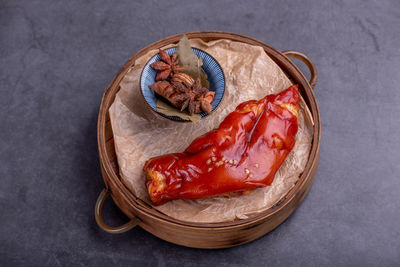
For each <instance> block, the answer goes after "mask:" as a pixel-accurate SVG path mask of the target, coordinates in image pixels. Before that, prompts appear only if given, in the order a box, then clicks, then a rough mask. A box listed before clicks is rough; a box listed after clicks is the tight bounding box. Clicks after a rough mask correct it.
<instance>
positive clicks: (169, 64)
mask: <svg viewBox="0 0 400 267" xmlns="http://www.w3.org/2000/svg"><path fill="white" fill-rule="evenodd" d="M160 59H161V60H160V61H156V62H154V63H152V64H151V65H150V67H152V68H153V69H155V70H158V73H157V75H156V81H164V80H166V79H167V78H168V77H170V76H172V75H173V74H174V73H177V72H179V71H181V70H183V69H184V67H179V62H178V59H177V57H176V54H172V55H171V56H170V55H168V53H167V52H165V51H164V50H162V49H160Z"/></svg>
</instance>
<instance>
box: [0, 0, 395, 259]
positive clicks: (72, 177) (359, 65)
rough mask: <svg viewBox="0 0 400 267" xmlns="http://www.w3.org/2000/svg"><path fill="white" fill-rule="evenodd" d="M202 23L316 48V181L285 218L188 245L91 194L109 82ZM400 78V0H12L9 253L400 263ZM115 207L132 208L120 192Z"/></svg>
mask: <svg viewBox="0 0 400 267" xmlns="http://www.w3.org/2000/svg"><path fill="white" fill-rule="evenodd" d="M167 2H168V3H167ZM195 30H222V31H229V32H236V33H241V34H245V35H249V36H252V37H255V38H258V39H260V40H262V41H265V42H267V43H268V44H270V45H272V46H273V47H275V48H277V49H280V50H287V49H296V50H298V51H301V52H304V53H306V54H307V55H308V56H309V57H310V58H311V59H312V60H313V61H314V63H315V64H316V66H317V69H318V71H319V81H318V84H317V86H316V88H315V91H316V95H317V99H318V102H319V106H320V110H321V119H322V145H321V157H320V166H319V170H318V173H317V175H316V178H315V182H314V185H313V187H312V189H311V191H310V193H309V195H308V196H307V198H306V199H305V201H304V202H303V204H302V205H301V206H300V208H299V209H298V210H297V211H296V212H295V213H294V214H293V215H292V216H291V217H290V218H289V219H288V220H287V221H286V222H284V223H283V224H282V225H281V226H280V227H278V228H277V229H276V230H274V231H273V232H271V233H270V234H268V235H266V236H264V237H263V238H260V239H258V240H256V241H254V242H252V243H250V244H247V245H243V246H240V247H236V248H232V249H224V250H197V249H189V248H184V247H179V246H176V245H173V244H170V243H167V242H165V241H162V240H160V239H158V238H156V237H154V236H152V235H150V234H148V233H147V232H145V231H144V230H142V229H140V228H135V229H133V230H132V231H130V232H129V233H126V234H123V235H117V236H115V235H109V234H107V233H105V232H102V231H101V230H100V229H99V228H98V227H97V226H96V223H95V221H94V216H93V205H94V203H95V200H96V198H97V195H98V194H99V192H100V190H101V189H102V188H103V181H102V178H101V174H100V170H99V162H98V156H97V143H96V120H97V112H98V108H99V104H100V98H101V95H102V93H103V89H104V88H105V87H106V86H107V85H108V83H109V82H110V81H111V79H112V78H113V76H114V75H115V74H116V72H117V71H118V70H119V68H120V67H121V66H122V65H123V64H124V62H125V61H126V60H127V59H128V58H129V57H131V56H132V55H133V54H135V53H136V52H137V51H138V50H139V49H141V48H143V47H144V46H146V45H147V44H149V43H151V42H153V41H156V40H159V39H161V38H163V37H166V36H169V35H172V34H175V33H181V32H186V31H195ZM303 70H305V68H303ZM399 85H400V2H399V1H397V0H393V1H340V0H337V1H318V0H315V1H252V2H250V1H218V3H217V1H192V2H191V3H190V2H189V1H181V2H179V1H158V2H156V1H144V0H143V1H128V0H125V1H105V0H102V1H75V0H73V1H72V0H71V1H52V0H47V1H29V0H26V1H17V0H15V1H12V0H3V1H0V89H1V95H0V111H1V116H0V162H1V164H0V222H1V224H0V225H1V227H0V265H2V266H13V265H15V266H26V265H32V266H59V265H61V266H79V265H92V266H103V265H104V266H109V265H120V266H126V265H136V266H146V265H148V266H155V265H157V266H182V265H184V266H198V265H200V266H214V265H215V266H244V265H255V266H262V265H267V264H268V265H281V266H290V265H303V266H321V265H331V266H337V265H353V266H355V265H360V266H368V265H371V266H372V265H379V266H393V265H396V264H399V262H400V152H399V151H400V145H399V144H400V137H399V136H400V134H399V133H400V115H399V114H400V105H399V103H400V86H399ZM105 214H106V217H107V221H108V222H109V223H110V224H120V223H122V222H124V221H125V220H126V217H125V216H124V215H123V214H122V213H121V212H120V211H119V210H118V209H117V207H116V206H115V205H114V204H112V203H111V202H108V203H107V205H106V207H105Z"/></svg>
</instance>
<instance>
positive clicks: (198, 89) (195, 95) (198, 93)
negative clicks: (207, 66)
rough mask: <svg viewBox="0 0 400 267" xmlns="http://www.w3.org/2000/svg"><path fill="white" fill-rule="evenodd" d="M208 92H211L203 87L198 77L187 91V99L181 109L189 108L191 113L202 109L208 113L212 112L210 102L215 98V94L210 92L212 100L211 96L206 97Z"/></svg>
mask: <svg viewBox="0 0 400 267" xmlns="http://www.w3.org/2000/svg"><path fill="white" fill-rule="evenodd" d="M207 93H209V91H208V89H207V88H204V87H202V86H201V82H200V79H199V78H197V79H196V80H195V81H194V83H193V84H192V86H191V87H190V88H189V90H187V91H186V92H185V97H186V99H185V100H184V102H183V104H182V107H181V111H183V110H184V109H186V108H188V111H189V113H190V114H193V113H200V112H201V110H203V111H204V112H206V113H207V114H208V113H210V112H211V110H212V107H211V104H210V103H211V101H212V99H213V98H214V94H213V93H212V94H209V96H212V98H211V100H210V97H206V95H207ZM208 101H209V102H208Z"/></svg>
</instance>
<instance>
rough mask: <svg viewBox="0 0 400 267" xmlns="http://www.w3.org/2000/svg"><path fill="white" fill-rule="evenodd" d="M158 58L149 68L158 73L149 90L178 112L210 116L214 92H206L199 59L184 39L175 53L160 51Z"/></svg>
mask: <svg viewBox="0 0 400 267" xmlns="http://www.w3.org/2000/svg"><path fill="white" fill-rule="evenodd" d="M159 55H160V60H159V61H156V62H154V63H152V64H151V65H150V66H151V67H152V68H153V69H155V70H157V71H158V73H157V75H156V82H155V83H154V84H151V85H149V87H150V88H151V89H153V90H154V91H155V92H156V93H157V94H159V95H160V96H162V97H163V98H165V99H166V100H168V102H169V103H171V104H172V105H173V106H174V107H176V108H178V109H179V110H180V111H184V110H187V111H188V112H189V114H190V115H192V114H199V113H201V112H205V113H207V114H209V113H210V112H211V111H212V106H211V102H212V101H213V99H214V95H215V92H212V91H210V90H209V82H208V81H207V74H206V73H205V72H204V70H203V69H202V67H201V66H202V65H203V63H202V60H201V59H199V58H198V57H197V56H196V55H195V54H194V53H193V51H192V49H191V46H190V43H189V40H188V39H187V37H186V36H184V37H183V38H182V39H181V40H180V41H179V43H178V47H177V52H176V54H175V53H174V54H172V55H169V54H168V53H167V52H166V51H164V50H162V49H160V52H159Z"/></svg>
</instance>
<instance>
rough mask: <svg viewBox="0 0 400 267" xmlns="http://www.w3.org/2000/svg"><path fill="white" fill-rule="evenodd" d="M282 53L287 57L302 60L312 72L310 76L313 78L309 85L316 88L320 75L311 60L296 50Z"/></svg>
mask: <svg viewBox="0 0 400 267" xmlns="http://www.w3.org/2000/svg"><path fill="white" fill-rule="evenodd" d="M282 53H283V54H284V55H285V56H287V57H295V58H297V59H300V60H301V61H302V62H303V63H304V64H306V65H307V67H308V69H309V70H310V76H311V77H310V81H309V83H310V85H311V87H312V88H314V87H315V85H316V84H317V81H318V73H317V68H316V67H315V65H314V63H313V62H312V61H311V59H310V58H309V57H308V56H306V55H305V54H303V53H301V52H298V51H294V50H287V51H283V52H282Z"/></svg>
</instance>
